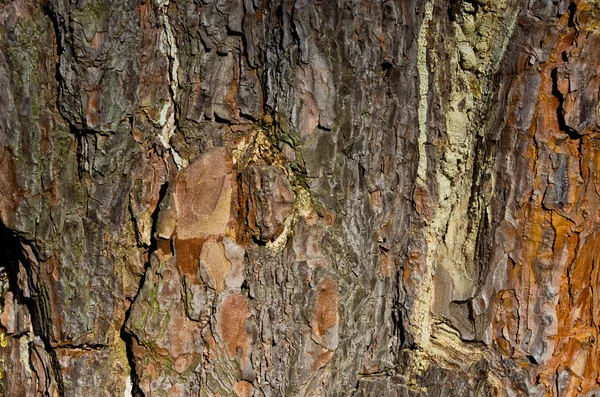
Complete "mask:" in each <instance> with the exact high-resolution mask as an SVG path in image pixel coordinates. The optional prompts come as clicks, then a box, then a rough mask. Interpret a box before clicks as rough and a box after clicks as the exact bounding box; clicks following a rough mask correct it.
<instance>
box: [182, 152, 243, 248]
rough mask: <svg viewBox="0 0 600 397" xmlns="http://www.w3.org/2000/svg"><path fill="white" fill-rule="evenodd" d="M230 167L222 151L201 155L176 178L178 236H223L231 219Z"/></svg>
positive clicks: (229, 161) (231, 187)
mask: <svg viewBox="0 0 600 397" xmlns="http://www.w3.org/2000/svg"><path fill="white" fill-rule="evenodd" d="M232 167H233V165H232V162H231V158H230V156H229V155H228V153H227V152H226V150H225V149H223V148H218V149H214V150H213V151H211V152H209V153H206V154H204V155H202V156H201V157H200V158H199V159H198V160H196V161H195V162H194V163H192V164H191V165H190V166H189V167H188V168H187V169H186V170H185V171H184V172H183V173H181V174H179V176H178V178H177V185H176V188H175V204H176V208H177V236H178V238H181V239H189V238H198V237H206V236H209V235H220V234H223V233H224V232H225V230H226V228H227V225H228V223H229V220H230V216H231V197H232V189H233V186H232V185H233V181H234V178H233V168H232Z"/></svg>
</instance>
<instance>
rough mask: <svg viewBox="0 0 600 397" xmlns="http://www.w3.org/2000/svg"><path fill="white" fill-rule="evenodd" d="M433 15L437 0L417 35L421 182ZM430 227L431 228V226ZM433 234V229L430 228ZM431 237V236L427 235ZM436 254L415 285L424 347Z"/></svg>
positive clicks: (418, 334)
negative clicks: (428, 48) (429, 42)
mask: <svg viewBox="0 0 600 397" xmlns="http://www.w3.org/2000/svg"><path fill="white" fill-rule="evenodd" d="M432 17H433V0H429V1H427V2H426V3H425V13H424V16H423V22H422V23H421V28H420V29H419V36H418V38H417V45H418V50H417V51H418V52H417V71H418V74H419V109H418V116H419V164H418V168H417V185H424V184H425V183H426V180H427V153H426V151H425V144H426V143H427V112H428V105H427V92H428V91H429V70H428V68H427V35H428V33H429V23H430V22H431V19H432ZM428 229H429V228H428ZM428 234H429V230H428ZM427 240H429V236H427ZM434 254H435V248H434V247H428V250H427V257H426V260H425V269H424V272H423V275H422V279H421V281H422V282H421V284H420V285H419V286H418V287H416V288H415V291H414V292H415V295H416V296H415V297H414V299H415V301H414V306H413V312H412V316H411V317H412V318H411V320H410V322H411V323H412V324H411V325H412V326H411V328H413V329H412V330H411V331H412V332H411V333H412V335H413V337H414V339H415V343H416V344H417V345H419V346H423V345H424V344H427V343H428V342H429V338H430V335H431V327H430V317H431V315H430V306H431V299H432V294H431V292H432V283H433V278H432V276H433V274H432V273H433V269H432V264H433V255H434Z"/></svg>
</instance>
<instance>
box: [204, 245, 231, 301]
mask: <svg viewBox="0 0 600 397" xmlns="http://www.w3.org/2000/svg"><path fill="white" fill-rule="evenodd" d="M200 260H201V261H202V262H203V263H204V265H205V266H206V267H207V268H208V271H209V272H210V275H211V277H212V279H213V282H214V286H215V289H216V290H217V291H219V292H220V291H223V290H224V289H225V278H227V275H228V274H229V272H230V271H231V267H232V266H231V262H230V261H229V259H227V257H226V256H225V248H224V247H223V243H222V242H218V241H216V240H215V239H209V240H207V241H206V242H205V243H204V244H203V245H202V252H201V253H200Z"/></svg>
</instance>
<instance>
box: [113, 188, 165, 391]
mask: <svg viewBox="0 0 600 397" xmlns="http://www.w3.org/2000/svg"><path fill="white" fill-rule="evenodd" d="M168 190H169V182H168V181H166V182H165V183H163V184H162V185H161V187H160V190H159V194H158V204H157V206H156V209H155V210H154V212H153V213H152V216H151V219H152V232H151V240H150V247H149V249H148V252H149V253H150V255H149V258H150V259H148V262H146V263H145V265H144V274H142V276H141V278H140V283H139V286H138V289H137V292H136V294H135V296H134V297H133V298H132V299H131V304H130V306H129V308H128V309H127V311H126V312H125V319H124V320H123V325H122V326H121V330H120V338H121V340H122V341H123V342H125V348H126V353H127V361H128V362H129V367H130V368H131V374H130V377H131V386H132V391H131V394H132V396H133V397H144V392H143V391H142V389H141V388H140V384H139V376H138V371H137V370H136V362H135V355H134V353H133V344H134V343H137V337H136V335H135V334H133V333H131V332H130V331H128V330H127V322H128V320H129V318H130V316H131V310H132V309H133V305H134V303H135V301H136V299H137V297H138V296H139V294H140V292H141V291H142V289H143V288H144V283H145V282H146V275H147V273H148V270H149V269H150V268H151V267H152V264H151V258H152V253H153V252H154V251H156V250H157V249H158V240H157V239H156V229H157V225H158V215H159V212H160V207H161V205H162V204H163V202H164V201H165V198H166V197H167V194H168ZM131 221H132V223H133V225H134V227H135V225H136V222H135V219H134V217H133V213H132V220H131Z"/></svg>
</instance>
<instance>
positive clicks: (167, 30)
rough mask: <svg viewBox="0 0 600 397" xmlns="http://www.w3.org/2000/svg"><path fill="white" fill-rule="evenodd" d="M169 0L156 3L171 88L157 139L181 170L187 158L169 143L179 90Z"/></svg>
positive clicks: (172, 133)
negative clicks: (158, 10)
mask: <svg viewBox="0 0 600 397" xmlns="http://www.w3.org/2000/svg"><path fill="white" fill-rule="evenodd" d="M169 3H170V0H158V1H157V2H156V4H157V5H158V6H159V7H160V10H161V11H160V12H161V15H160V21H161V23H162V27H163V28H162V30H161V31H160V38H159V45H160V51H161V53H163V54H164V55H166V56H167V57H168V58H169V74H168V78H169V87H170V90H171V103H168V104H165V106H164V107H163V109H162V110H161V113H160V121H159V124H160V126H161V127H162V130H161V132H160V135H159V137H158V138H159V140H160V142H161V143H162V145H163V146H164V147H165V149H169V150H170V151H171V155H172V156H173V160H174V161H175V164H176V165H177V169H179V170H181V169H183V168H186V167H187V166H188V162H187V160H185V159H184V158H182V157H181V156H180V155H179V153H177V151H176V150H175V148H173V147H172V146H171V144H170V143H169V142H170V140H171V137H172V136H173V135H174V134H175V101H176V100H177V94H178V92H179V77H178V73H179V57H178V50H177V41H176V40H175V36H174V35H173V29H172V28H171V23H170V22H169V15H168V14H167V8H168V7H169Z"/></svg>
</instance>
